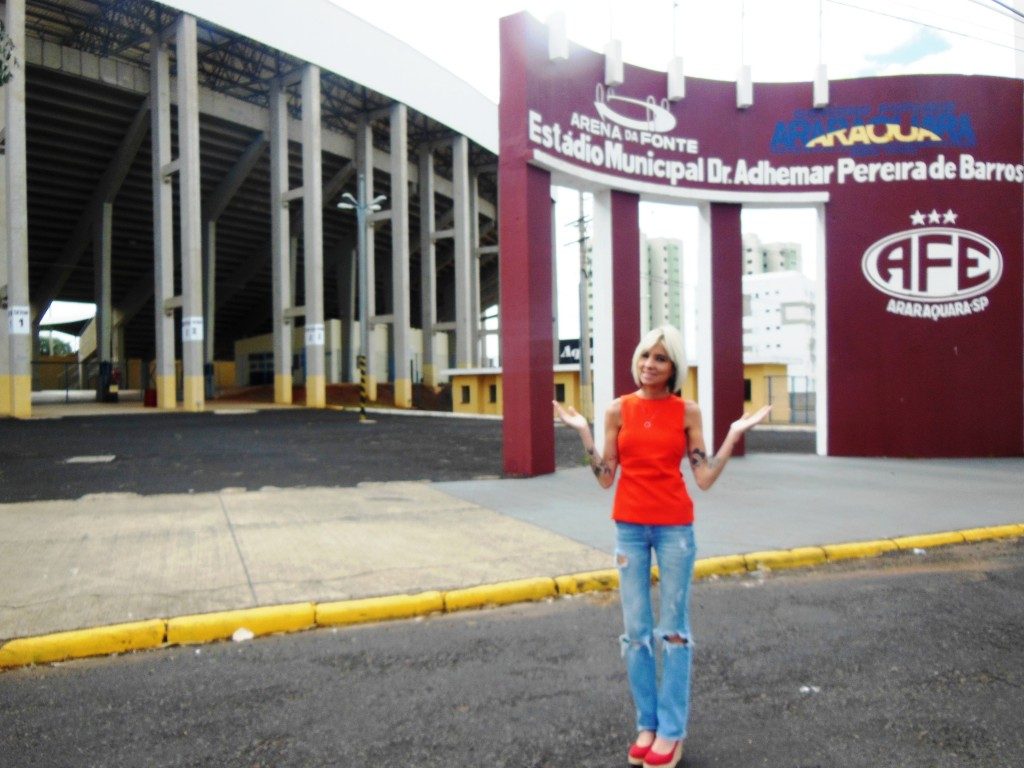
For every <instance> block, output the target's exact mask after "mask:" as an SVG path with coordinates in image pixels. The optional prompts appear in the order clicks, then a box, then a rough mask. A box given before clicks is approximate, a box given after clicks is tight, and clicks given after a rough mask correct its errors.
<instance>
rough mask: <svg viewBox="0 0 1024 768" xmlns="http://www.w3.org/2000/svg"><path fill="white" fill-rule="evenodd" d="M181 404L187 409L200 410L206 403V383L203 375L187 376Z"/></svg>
mask: <svg viewBox="0 0 1024 768" xmlns="http://www.w3.org/2000/svg"><path fill="white" fill-rule="evenodd" d="M181 400H182V403H181V406H182V408H184V409H185V410H186V411H192V412H198V411H201V410H203V408H204V406H205V405H206V383H205V382H204V381H203V377H202V376H186V377H185V381H184V387H183V390H182V397H181Z"/></svg>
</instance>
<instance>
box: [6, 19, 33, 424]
mask: <svg viewBox="0 0 1024 768" xmlns="http://www.w3.org/2000/svg"><path fill="white" fill-rule="evenodd" d="M4 26H5V27H6V29H7V35H8V37H9V38H10V40H11V43H12V45H13V48H14V52H15V55H16V56H18V58H19V60H20V63H21V66H19V67H18V68H17V69H15V71H14V73H13V74H14V76H13V77H12V78H11V79H10V81H9V82H8V83H7V84H6V85H4V86H3V98H4V102H5V103H4V108H5V111H6V129H7V131H6V137H5V141H6V146H5V159H6V166H7V167H6V169H5V176H6V182H7V190H6V192H7V194H6V200H5V204H6V208H7V228H6V237H7V276H6V277H7V280H6V285H7V295H6V297H5V298H6V309H7V329H6V330H7V355H8V358H7V359H8V366H7V369H8V370H7V372H6V374H5V373H4V372H3V371H2V370H0V402H2V403H4V404H5V408H4V412H6V413H8V414H10V415H11V416H15V417H16V418H20V419H27V418H29V417H30V416H31V415H32V316H31V312H32V310H31V308H30V307H29V296H28V189H27V183H26V172H27V167H28V164H27V160H26V156H25V73H26V69H27V65H26V64H25V61H24V52H25V0H7V5H6V8H5V13H4Z"/></svg>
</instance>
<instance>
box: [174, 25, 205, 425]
mask: <svg viewBox="0 0 1024 768" xmlns="http://www.w3.org/2000/svg"><path fill="white" fill-rule="evenodd" d="M175 45H176V48H175V51H176V58H177V64H178V71H177V82H178V163H179V165H178V169H179V170H178V178H179V188H178V200H179V211H178V216H179V219H180V227H181V246H180V250H181V360H182V368H183V370H184V388H183V394H182V407H183V408H184V409H185V410H186V411H201V410H203V408H204V406H205V403H206V393H205V387H204V384H203V279H202V272H203V262H202V259H203V232H202V218H201V210H200V208H201V198H200V194H201V191H200V185H199V62H198V58H197V56H198V47H197V42H196V19H195V17H194V16H189V15H187V14H183V15H182V16H181V17H179V19H178V23H177V29H176V32H175Z"/></svg>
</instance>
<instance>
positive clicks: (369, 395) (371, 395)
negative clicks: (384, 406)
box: [366, 374, 377, 403]
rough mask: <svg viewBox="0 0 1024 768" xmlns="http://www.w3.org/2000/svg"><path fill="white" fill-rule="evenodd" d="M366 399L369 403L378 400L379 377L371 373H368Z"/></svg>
mask: <svg viewBox="0 0 1024 768" xmlns="http://www.w3.org/2000/svg"><path fill="white" fill-rule="evenodd" d="M366 401H367V402H369V403H376V402H377V379H375V378H374V377H373V376H370V375H369V374H367V375H366Z"/></svg>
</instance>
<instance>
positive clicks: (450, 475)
mask: <svg viewBox="0 0 1024 768" xmlns="http://www.w3.org/2000/svg"><path fill="white" fill-rule="evenodd" d="M373 419H374V423H373V424H360V423H359V418H358V414H356V413H354V412H347V411H346V412H343V411H334V410H312V409H287V410H261V411H254V412H241V413H239V412H234V413H224V414H223V415H222V414H218V413H215V412H213V411H210V412H206V413H196V414H190V413H168V414H147V415H126V416H103V417H95V416H93V417H68V418H62V419H47V420H37V421H18V420H16V419H0V503H10V502H15V501H33V500H40V499H75V498H79V497H80V496H82V495H84V494H87V493H100V492H126V493H139V494H145V495H148V494H156V493H187V492H189V491H194V492H196V493H201V492H209V491H218V490H221V489H222V488H231V487H234V488H246V489H248V490H257V489H259V488H263V487H265V486H276V487H281V488H295V487H303V486H342V487H345V486H354V485H357V484H358V483H361V482H368V481H371V482H372V481H377V482H387V481H393V480H434V481H443V480H470V479H473V478H475V477H481V476H491V477H499V476H501V474H502V458H501V445H502V434H501V423H500V422H497V421H491V420H483V419H459V418H448V417H444V418H439V417H428V416H420V417H416V416H387V415H377V414H374V415H373ZM555 434H556V463H557V465H558V466H560V467H568V466H579V463H580V461H581V457H582V455H583V454H582V449H581V448H580V447H579V438H578V437H576V434H575V433H573V432H570V431H569V430H567V429H557V430H555ZM105 455H106V456H109V455H113V456H114V459H113V461H110V462H108V463H67V460H68V459H70V458H75V457H95V456H105Z"/></svg>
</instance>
